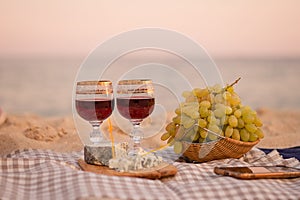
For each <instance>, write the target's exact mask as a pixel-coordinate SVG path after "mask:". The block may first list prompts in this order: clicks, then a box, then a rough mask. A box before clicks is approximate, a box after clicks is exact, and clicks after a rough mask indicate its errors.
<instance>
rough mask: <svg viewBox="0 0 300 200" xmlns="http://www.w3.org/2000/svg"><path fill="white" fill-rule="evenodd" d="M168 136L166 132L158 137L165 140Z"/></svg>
mask: <svg viewBox="0 0 300 200" xmlns="http://www.w3.org/2000/svg"><path fill="white" fill-rule="evenodd" d="M169 137H170V134H169V133H168V132H166V133H164V134H163V135H162V136H161V137H160V139H161V140H162V141H166V140H167V139H169Z"/></svg>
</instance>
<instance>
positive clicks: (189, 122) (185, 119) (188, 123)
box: [181, 115, 195, 129]
mask: <svg viewBox="0 0 300 200" xmlns="http://www.w3.org/2000/svg"><path fill="white" fill-rule="evenodd" d="M181 124H182V125H183V127H184V128H186V129H188V128H190V127H192V126H193V125H194V124H195V120H193V119H191V118H189V117H185V115H182V123H181Z"/></svg>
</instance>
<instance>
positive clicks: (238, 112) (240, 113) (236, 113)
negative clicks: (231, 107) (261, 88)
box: [234, 109, 242, 118]
mask: <svg viewBox="0 0 300 200" xmlns="http://www.w3.org/2000/svg"><path fill="white" fill-rule="evenodd" d="M234 116H235V117H236V118H240V117H241V116H242V111H241V110H240V109H237V110H236V111H234Z"/></svg>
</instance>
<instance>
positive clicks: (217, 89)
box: [212, 84, 222, 93]
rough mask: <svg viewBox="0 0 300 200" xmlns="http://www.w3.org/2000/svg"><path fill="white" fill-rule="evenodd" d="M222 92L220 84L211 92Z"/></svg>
mask: <svg viewBox="0 0 300 200" xmlns="http://www.w3.org/2000/svg"><path fill="white" fill-rule="evenodd" d="M221 91H222V86H221V85H220V84H216V85H214V86H213V87H212V92H214V93H220V92H221Z"/></svg>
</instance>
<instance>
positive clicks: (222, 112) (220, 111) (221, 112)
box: [214, 108, 226, 118]
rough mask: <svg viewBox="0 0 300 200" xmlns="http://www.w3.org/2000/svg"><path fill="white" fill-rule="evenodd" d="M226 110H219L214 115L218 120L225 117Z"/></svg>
mask: <svg viewBox="0 0 300 200" xmlns="http://www.w3.org/2000/svg"><path fill="white" fill-rule="evenodd" d="M225 114H226V113H225V109H222V108H218V109H216V110H215V111H214V115H215V116H216V117H218V118H221V117H223V116H225Z"/></svg>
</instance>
